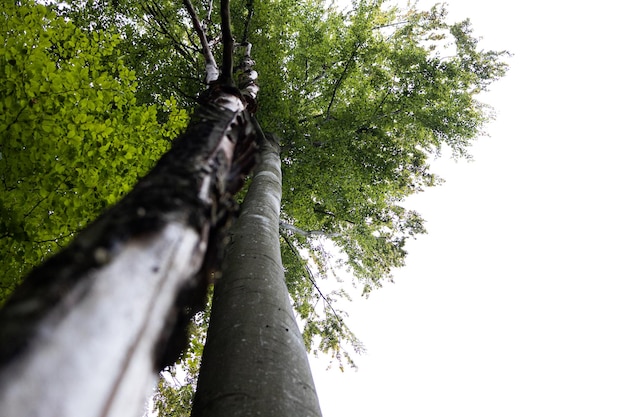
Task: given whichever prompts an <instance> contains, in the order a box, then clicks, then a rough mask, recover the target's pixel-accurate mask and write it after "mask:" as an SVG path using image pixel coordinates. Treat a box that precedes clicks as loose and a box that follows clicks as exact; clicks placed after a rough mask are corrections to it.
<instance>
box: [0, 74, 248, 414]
mask: <svg viewBox="0 0 626 417" xmlns="http://www.w3.org/2000/svg"><path fill="white" fill-rule="evenodd" d="M204 100H206V101H205V105H204V106H203V107H201V108H200V109H199V111H198V112H196V114H195V116H194V118H193V119H192V122H191V123H190V125H189V127H188V129H187V131H186V132H185V134H183V135H181V136H180V137H179V138H178V139H177V140H176V142H175V143H174V144H173V146H172V149H171V150H170V151H169V152H168V153H167V154H166V155H165V156H164V157H163V158H162V159H161V160H160V161H159V163H158V164H157V166H156V167H155V168H154V169H153V170H152V172H150V174H148V175H147V176H146V177H145V178H144V179H142V180H141V181H140V182H139V183H138V184H137V186H136V187H135V188H134V189H133V191H132V192H131V193H129V194H128V195H127V196H126V197H125V198H124V199H123V200H122V201H121V202H120V203H119V204H117V205H116V206H114V207H113V208H112V209H110V210H109V211H107V212H106V213H105V214H103V215H102V216H101V217H100V218H99V219H98V220H96V221H95V222H94V223H92V224H91V225H90V226H89V227H88V228H87V229H86V230H85V231H84V232H83V233H81V234H80V235H79V236H78V238H77V239H76V240H75V241H74V242H73V243H72V244H71V245H70V246H69V247H68V248H67V249H66V250H64V251H62V252H61V253H59V254H58V255H56V256H55V257H53V258H51V259H50V260H49V261H48V262H46V263H45V264H43V265H42V266H41V267H39V268H37V269H36V270H34V271H33V272H32V273H31V274H30V275H29V276H28V277H27V278H26V280H25V281H24V284H23V285H22V286H20V287H19V288H18V289H17V290H16V292H15V293H14V294H13V296H12V298H11V299H10V300H9V301H8V302H7V304H6V305H5V306H4V308H3V309H2V311H0V414H1V415H2V416H3V417H18V416H20V417H21V416H29V417H44V416H50V417H56V416H64V417H73V416H76V417H105V416H115V417H120V416H133V417H136V416H138V415H140V414H141V411H142V408H143V405H144V403H145V399H146V395H147V394H149V390H150V388H151V386H152V384H153V383H154V380H155V378H156V374H157V371H158V370H160V369H161V367H162V366H164V365H165V364H167V363H170V362H172V361H174V360H175V359H176V358H177V357H178V354H179V352H180V350H181V348H182V347H184V346H185V343H186V337H185V334H184V333H185V332H184V330H185V327H186V323H187V319H188V318H189V317H190V316H191V315H192V314H193V313H194V312H195V311H197V310H198V309H202V308H204V305H205V301H206V286H207V284H208V279H207V276H206V274H205V275H203V274H200V272H201V267H202V265H203V264H204V266H205V268H204V269H211V268H215V267H217V265H216V263H218V262H219V257H220V256H219V249H220V246H222V245H223V237H224V234H223V226H224V225H225V224H226V223H227V222H228V220H229V217H230V212H231V209H230V208H231V207H232V206H233V204H232V202H231V201H230V200H231V195H232V194H234V192H236V191H237V190H238V188H239V187H240V186H241V184H242V178H241V174H245V173H246V172H247V171H248V170H249V169H250V168H251V166H252V164H253V163H254V162H253V161H254V151H253V149H254V138H255V134H256V132H255V130H254V128H253V127H252V125H251V123H250V119H249V118H248V116H247V113H246V112H245V111H244V110H243V109H244V107H243V103H242V102H241V99H240V96H239V95H238V94H237V95H232V94H229V93H228V92H224V91H223V90H220V86H219V85H216V86H215V89H213V90H211V91H209V92H208V95H206V96H205V97H204ZM205 272H206V271H205ZM181 330H182V331H181Z"/></svg>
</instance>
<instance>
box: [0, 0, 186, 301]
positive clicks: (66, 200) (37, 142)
mask: <svg viewBox="0 0 626 417" xmlns="http://www.w3.org/2000/svg"><path fill="white" fill-rule="evenodd" d="M0 33H2V38H1V39H2V41H1V43H0V97H2V99H1V100H0V139H1V143H0V182H1V183H0V188H1V189H2V192H1V193H0V256H2V259H0V263H1V264H2V270H3V275H2V278H1V281H0V303H2V301H3V300H4V299H5V298H6V297H7V296H8V294H10V292H11V291H12V289H13V288H14V287H15V285H17V284H18V283H19V281H20V279H21V277H22V276H23V275H24V274H25V273H26V272H28V270H30V269H31V268H32V267H33V266H35V265H37V264H38V263H40V262H41V261H42V260H43V259H44V258H46V257H47V256H49V255H50V254H51V253H53V252H55V251H56V250H57V249H58V248H59V247H61V246H63V245H64V244H65V243H66V242H67V241H68V240H69V239H70V238H71V236H73V235H74V233H75V232H76V231H78V230H79V229H81V228H82V227H84V226H85V225H86V224H87V223H89V221H91V220H92V219H93V218H94V217H95V216H96V215H97V214H98V213H99V212H100V211H102V210H103V209H104V208H105V207H106V206H108V205H110V204H111V203H113V202H115V201H116V200H118V199H119V198H120V196H122V195H123V194H125V193H126V192H128V191H129V190H130V189H131V187H132V186H133V185H134V183H135V182H136V180H137V178H138V177H139V176H141V175H143V174H145V173H146V172H147V170H148V169H149V168H151V166H152V165H153V164H154V162H155V161H156V160H157V159H158V157H159V156H160V155H161V154H162V153H163V152H165V150H166V149H167V148H168V143H169V140H170V139H172V138H173V137H174V136H175V134H176V132H177V131H178V130H180V129H181V128H182V127H183V126H184V125H185V124H186V119H187V116H186V114H185V113H184V112H182V111H180V110H179V109H178V108H177V107H176V102H175V100H171V101H169V102H168V105H167V107H163V108H160V109H157V107H156V106H142V105H137V103H136V99H135V96H134V93H135V90H136V87H137V83H136V80H135V76H134V74H133V72H132V71H130V70H129V69H128V68H127V67H126V66H125V65H124V62H123V60H122V59H120V56H119V53H118V50H119V49H118V48H119V43H120V40H119V37H118V36H116V35H111V34H108V33H107V32H104V31H99V30H94V31H92V32H90V33H89V35H87V34H85V33H84V32H83V31H82V30H80V29H79V28H77V27H76V26H75V25H74V24H73V23H71V22H68V21H66V20H65V19H63V18H60V17H57V15H56V14H55V13H53V12H52V11H51V10H50V9H48V8H46V7H44V6H42V5H35V4H34V3H32V2H28V1H25V2H21V4H20V5H19V6H12V5H8V4H7V5H6V6H5V7H4V8H3V9H2V11H0ZM159 111H160V112H162V113H163V115H166V116H167V117H164V119H166V122H165V123H159V122H158V121H157V113H158V112H159Z"/></svg>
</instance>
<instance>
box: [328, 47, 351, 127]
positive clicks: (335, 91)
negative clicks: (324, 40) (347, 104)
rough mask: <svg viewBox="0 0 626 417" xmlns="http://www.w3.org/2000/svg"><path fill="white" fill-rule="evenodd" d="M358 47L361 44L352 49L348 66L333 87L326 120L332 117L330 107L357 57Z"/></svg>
mask: <svg viewBox="0 0 626 417" xmlns="http://www.w3.org/2000/svg"><path fill="white" fill-rule="evenodd" d="M358 49H359V46H358V45H357V46H356V48H354V51H352V55H350V59H348V61H347V62H346V66H345V67H344V68H343V72H342V73H341V75H340V76H339V79H338V80H337V82H336V83H335V88H334V89H333V94H332V96H331V97H330V102H329V103H328V108H326V120H328V119H330V109H331V108H332V106H333V103H334V102H335V98H336V96H337V91H339V86H340V85H341V83H342V82H343V80H344V78H345V76H346V74H347V73H348V69H350V65H351V64H352V61H353V60H354V58H355V57H356V53H357V50H358Z"/></svg>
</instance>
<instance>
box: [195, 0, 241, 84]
mask: <svg viewBox="0 0 626 417" xmlns="http://www.w3.org/2000/svg"><path fill="white" fill-rule="evenodd" d="M185 1H189V0H185ZM220 16H221V18H222V21H221V22H220V23H221V29H222V44H223V45H224V53H223V57H222V75H221V79H222V80H221V81H222V82H223V83H225V84H227V85H232V86H233V87H234V86H235V83H234V81H233V49H234V47H235V40H234V39H233V33H232V31H231V29H230V1H229V0H221V1H220Z"/></svg>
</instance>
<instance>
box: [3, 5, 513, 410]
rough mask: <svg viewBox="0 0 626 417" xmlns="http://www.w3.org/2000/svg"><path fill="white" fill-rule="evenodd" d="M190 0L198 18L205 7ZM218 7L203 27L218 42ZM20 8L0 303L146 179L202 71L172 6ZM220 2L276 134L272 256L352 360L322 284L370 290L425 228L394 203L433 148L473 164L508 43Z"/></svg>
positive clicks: (420, 182)
mask: <svg viewBox="0 0 626 417" xmlns="http://www.w3.org/2000/svg"><path fill="white" fill-rule="evenodd" d="M51 3H53V4H56V3H57V2H55V1H51ZM194 3H195V6H196V8H197V9H198V13H199V14H200V15H201V16H206V12H207V10H206V8H207V5H208V4H209V3H208V2H200V1H195V2H194ZM215 3H216V4H214V9H215V10H214V14H213V20H212V21H206V22H205V25H206V26H207V32H208V35H209V38H210V39H212V40H213V42H214V43H215V44H217V43H218V42H219V22H218V21H217V18H216V17H215V16H218V13H217V11H218V9H219V4H217V3H218V2H215ZM23 4H24V5H25V6H26V7H24V6H21V7H8V8H6V10H3V11H2V12H1V13H2V16H3V17H2V19H3V20H2V23H0V24H1V25H2V30H3V31H5V33H6V35H5V38H4V39H5V40H4V44H2V45H0V47H1V48H2V49H1V50H0V66H1V68H0V71H2V72H1V73H0V74H2V75H0V77H2V78H1V79H0V82H2V85H1V86H0V88H2V90H1V91H2V92H3V93H4V94H3V95H2V96H3V97H5V99H4V100H5V102H4V103H3V104H2V105H3V106H4V107H3V108H2V111H1V112H0V113H1V114H2V116H0V117H2V119H0V123H1V124H0V131H1V132H3V133H2V149H1V150H0V152H1V155H0V156H1V159H0V175H1V176H2V177H1V178H2V181H3V183H2V186H3V187H4V192H3V194H2V196H1V197H0V203H1V204H2V205H1V206H0V210H1V211H2V212H1V214H2V216H1V218H2V224H1V225H0V227H1V229H0V236H3V238H2V240H1V241H0V244H1V245H3V246H2V248H1V253H2V254H3V256H4V257H5V258H4V259H2V260H1V262H2V265H3V266H4V267H5V268H4V269H5V270H8V271H10V272H9V275H7V277H9V278H5V281H3V283H2V285H3V287H2V288H3V291H4V294H5V295H6V294H7V293H8V292H9V291H10V289H11V288H12V286H13V285H14V284H15V282H17V280H18V279H19V278H18V277H19V276H20V275H21V274H22V273H23V272H25V271H26V270H27V269H29V268H30V267H31V266H32V265H34V264H36V263H37V262H39V261H40V260H41V259H42V258H43V257H45V256H46V255H47V254H48V253H50V252H52V251H53V250H54V249H55V248H56V246H59V245H62V244H64V243H65V241H66V239H67V238H68V237H69V236H70V235H71V234H72V233H74V232H75V231H76V230H77V229H78V228H80V227H81V226H82V225H84V224H86V222H87V221H89V220H90V219H92V218H93V217H94V215H95V214H96V213H97V212H98V211H100V210H102V209H103V208H104V207H105V206H106V205H108V204H110V203H111V202H113V201H115V200H116V199H117V198H118V197H119V195H120V194H122V193H124V192H125V191H127V190H128V189H130V187H131V186H132V184H133V183H134V181H135V179H136V178H137V176H139V175H141V174H143V173H144V172H146V170H147V169H148V168H149V167H150V166H151V165H152V164H153V162H154V161H155V160H156V159H157V158H158V157H159V156H160V155H161V154H162V152H163V151H164V150H165V149H166V148H167V140H168V139H169V138H171V137H173V136H174V135H175V133H176V132H177V131H178V129H180V127H181V126H182V125H183V124H184V122H185V118H186V115H185V113H184V112H183V111H181V110H179V109H178V107H177V104H176V103H180V106H182V107H183V108H186V109H189V108H191V107H193V106H194V104H195V97H196V96H197V94H198V92H199V91H201V89H202V88H203V84H202V79H203V77H204V74H203V69H204V65H203V62H202V55H201V53H200V51H201V49H200V45H199V42H198V41H197V38H196V37H195V34H194V33H193V30H192V29H191V25H190V21H189V19H188V17H187V13H186V11H185V10H184V8H183V7H182V5H181V2H179V1H177V0H161V1H156V0H146V1H136V0H116V1H110V2H109V1H95V0H67V1H65V2H63V3H60V2H59V3H58V4H59V5H58V6H57V12H58V13H60V14H61V15H62V16H64V17H65V18H66V19H67V20H66V19H62V18H58V17H57V16H56V15H54V14H53V13H52V12H50V10H49V9H45V8H43V7H41V6H34V5H33V4H32V3H29V2H24V3H23ZM231 7H232V13H231V14H232V17H233V32H234V34H235V36H236V37H237V38H238V39H237V40H238V41H240V40H242V39H243V37H244V33H245V34H246V35H247V39H246V40H249V41H250V42H251V43H252V44H253V45H254V47H253V55H254V59H255V61H256V70H257V71H258V73H259V84H260V87H261V94H260V96H259V99H260V102H259V111H258V113H257V117H258V119H259V121H260V123H261V125H262V127H263V129H264V130H265V131H266V132H273V133H275V134H276V135H278V136H280V137H281V140H282V143H281V144H282V149H281V155H282V162H283V206H282V218H283V221H284V222H285V223H286V224H288V225H291V228H285V229H284V230H283V232H282V239H283V243H284V244H283V252H282V255H283V264H284V267H285V269H286V278H287V284H288V287H289V290H290V292H291V294H292V298H293V302H294V307H295V309H296V311H297V312H298V314H299V315H300V317H301V318H302V320H303V323H304V329H303V330H304V331H303V333H304V337H305V342H306V343H307V345H308V347H309V348H311V349H317V350H319V351H321V352H327V353H331V354H332V355H333V356H334V357H337V358H339V359H340V360H341V359H342V358H343V359H346V360H347V361H348V362H350V359H349V357H347V356H346V355H345V350H344V346H343V344H345V343H346V342H347V343H350V344H352V345H353V347H354V348H355V349H356V350H359V349H360V345H359V343H358V340H357V339H356V338H355V337H354V335H353V334H352V333H351V332H350V331H349V329H348V328H347V326H346V324H345V321H344V319H343V317H344V316H345V313H343V312H341V311H337V310H335V309H334V307H333V305H332V301H333V300H336V299H337V298H339V297H343V296H347V292H346V291H345V289H344V288H340V289H338V290H337V291H335V292H324V291H320V289H319V287H320V286H322V282H321V281H322V280H324V279H325V278H326V277H332V276H333V275H334V274H333V271H334V270H337V269H348V270H349V271H350V272H351V275H352V277H353V279H354V280H353V285H354V286H356V287H358V288H359V289H360V290H361V291H362V292H363V293H365V294H367V293H369V292H370V291H371V290H372V289H375V288H377V287H379V286H380V285H382V284H383V283H384V282H385V281H386V280H389V279H390V278H391V272H392V269H393V268H395V267H399V266H401V265H403V262H404V259H405V256H406V252H405V250H404V243H405V241H406V239H408V238H410V237H412V236H415V235H416V234H419V233H424V231H425V230H424V227H423V224H422V223H423V221H422V218H421V217H420V216H419V214H418V213H416V212H413V211H410V210H406V209H405V208H404V207H403V206H402V204H401V203H402V200H403V199H404V198H405V197H406V196H408V195H410V194H412V193H415V192H419V191H422V190H423V189H424V188H425V187H429V186H433V185H436V184H439V183H440V182H441V180H440V179H439V178H438V177H437V176H436V174H434V173H432V172H430V170H429V166H428V163H429V162H428V161H429V159H430V158H432V157H435V156H437V155H439V153H440V151H441V149H442V148H443V147H449V148H450V149H452V151H453V153H454V155H455V156H457V157H468V156H469V147H470V146H471V143H472V141H473V140H474V139H475V138H476V137H477V136H479V134H480V133H481V129H482V127H483V126H484V124H485V123H486V122H487V121H488V120H489V109H488V108H487V107H485V106H484V105H482V104H481V103H480V102H479V101H478V100H477V97H478V95H479V94H480V93H481V92H482V91H484V90H485V89H487V88H488V86H489V85H490V84H491V83H492V82H494V81H496V80H497V79H499V78H500V77H502V76H503V75H504V74H505V72H506V69H507V66H506V64H505V63H504V62H503V58H504V57H506V56H507V53H506V52H505V51H484V50H481V49H479V43H478V39H477V38H476V37H475V36H474V35H473V32H472V27H471V25H470V23H469V21H463V22H460V23H454V24H450V23H448V22H447V18H446V9H445V7H444V6H443V5H438V6H435V7H434V8H432V9H431V10H425V11H422V10H418V9H417V8H416V7H415V5H409V7H408V8H407V9H406V10H399V9H396V8H391V7H387V6H386V5H385V4H384V3H383V2H382V1H380V0H358V1H357V0H355V1H354V2H353V4H352V7H351V8H349V9H346V10H340V9H337V8H333V7H327V2H325V1H318V0H308V1H297V0H271V1H256V2H255V1H250V0H237V1H235V0H233V1H232V2H231ZM251 7H252V9H253V15H252V19H251V20H248V14H249V12H250V9H251ZM26 16H31V17H30V20H29V21H28V24H27V23H26V21H25V18H26ZM78 28H80V29H78ZM87 31H88V33H89V35H86V33H87ZM214 52H215V54H216V57H217V59H218V60H219V55H220V51H219V48H216V49H215V51H214ZM46 67H47V68H48V71H47V72H45V73H44V68H46ZM53 70H54V71H53ZM42 89H43V90H42ZM5 109H6V110H5ZM310 232H314V233H310ZM337 251H339V252H340V255H339V256H336V257H334V258H333V257H332V256H331V253H333V252H337ZM7 254H11V255H7ZM196 342H197V337H196ZM200 345H201V343H195V346H196V348H195V350H192V351H190V352H191V353H190V355H191V356H190V358H192V359H193V358H196V357H197V356H198V354H199V353H198V352H197V350H199V348H198V347H199V346H200ZM190 360H191V359H190ZM196 365H197V364H195V362H193V360H191V362H188V369H189V370H193V369H196V367H197V366H196ZM183 385H185V384H183ZM167 386H170V385H167V384H165V385H163V386H162V389H161V391H160V392H161V393H162V396H161V397H160V398H161V399H164V398H169V400H168V401H160V402H159V400H158V399H157V404H158V405H159V404H160V405H159V407H160V408H161V410H162V411H164V412H166V411H167V410H168V408H167V407H169V405H168V404H170V405H171V403H172V401H173V396H175V394H176V392H183V393H184V392H187V391H185V390H182V391H180V390H178V391H176V390H174V391H172V392H169V393H168V392H167V390H166V387H167ZM164 393H165V394H164ZM187 394H189V393H188V392H187ZM170 411H171V410H170ZM168 412H169V411H168Z"/></svg>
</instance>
